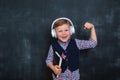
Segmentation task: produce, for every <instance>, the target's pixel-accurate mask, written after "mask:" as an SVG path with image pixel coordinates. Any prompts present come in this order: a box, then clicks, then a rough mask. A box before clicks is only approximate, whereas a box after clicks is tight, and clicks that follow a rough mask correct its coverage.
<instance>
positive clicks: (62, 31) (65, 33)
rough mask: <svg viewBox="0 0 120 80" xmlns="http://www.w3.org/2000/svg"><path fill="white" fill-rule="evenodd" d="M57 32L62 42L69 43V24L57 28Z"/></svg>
mask: <svg viewBox="0 0 120 80" xmlns="http://www.w3.org/2000/svg"><path fill="white" fill-rule="evenodd" d="M55 31H56V35H57V38H58V39H59V40H60V41H62V42H67V41H68V40H69V39H70V37H71V34H70V25H69V24H63V25H61V26H58V27H56V28H55Z"/></svg>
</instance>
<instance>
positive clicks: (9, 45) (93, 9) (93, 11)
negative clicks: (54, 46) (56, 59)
mask: <svg viewBox="0 0 120 80" xmlns="http://www.w3.org/2000/svg"><path fill="white" fill-rule="evenodd" d="M58 17H68V18H70V19H71V20H72V21H73V24H74V26H75V29H76V34H75V35H73V37H76V38H79V39H88V38H89V31H84V30H83V24H84V23H85V22H86V21H89V22H92V23H93V24H94V25H95V28H96V32H97V36H98V45H97V47H96V48H95V49H89V50H84V51H81V54H80V73H81V80H120V1H119V0H0V80H51V72H50V70H49V68H47V67H46V64H45V59H46V56H47V51H48V49H49V45H50V43H51V42H52V41H53V40H54V39H53V38H52V37H51V35H50V27H51V23H52V21H53V20H54V19H56V18H58Z"/></svg>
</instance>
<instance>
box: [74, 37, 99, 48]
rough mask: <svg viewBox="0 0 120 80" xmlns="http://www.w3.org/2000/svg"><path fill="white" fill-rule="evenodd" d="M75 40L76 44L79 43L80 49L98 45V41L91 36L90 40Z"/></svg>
mask: <svg viewBox="0 0 120 80" xmlns="http://www.w3.org/2000/svg"><path fill="white" fill-rule="evenodd" d="M75 41H76V45H77V47H78V49H80V50H82V49H88V48H94V47H95V46H96V45H97V42H96V41H95V40H93V39H91V38H90V39H89V40H79V39H75Z"/></svg>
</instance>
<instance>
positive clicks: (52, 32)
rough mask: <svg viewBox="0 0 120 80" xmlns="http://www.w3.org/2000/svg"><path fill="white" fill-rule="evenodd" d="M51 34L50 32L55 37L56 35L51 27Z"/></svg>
mask: <svg viewBox="0 0 120 80" xmlns="http://www.w3.org/2000/svg"><path fill="white" fill-rule="evenodd" d="M51 34H52V37H55V38H56V37H57V36H56V32H55V30H54V29H52V31H51Z"/></svg>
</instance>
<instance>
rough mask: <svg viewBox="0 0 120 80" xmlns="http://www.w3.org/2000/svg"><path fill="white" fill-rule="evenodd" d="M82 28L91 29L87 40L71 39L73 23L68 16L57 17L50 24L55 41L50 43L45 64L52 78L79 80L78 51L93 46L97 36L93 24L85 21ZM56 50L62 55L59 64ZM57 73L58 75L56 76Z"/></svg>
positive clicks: (73, 30)
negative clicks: (59, 63) (51, 72)
mask: <svg viewBox="0 0 120 80" xmlns="http://www.w3.org/2000/svg"><path fill="white" fill-rule="evenodd" d="M84 29H85V30H86V29H88V30H90V31H91V35H90V39H89V40H79V39H72V38H71V35H72V34H74V33H75V29H74V25H73V23H72V21H71V20H70V19H68V18H64V17H63V18H57V19H56V20H54V21H53V23H52V26H51V34H52V37H54V38H56V39H57V41H56V42H54V43H52V44H51V45H50V49H49V51H48V56H47V59H46V64H47V66H48V67H49V68H50V69H51V70H52V71H53V74H52V75H53V79H54V80H79V79H80V74H79V53H80V50H82V49H88V48H94V47H95V46H96V45H97V37H96V32H95V28H94V25H93V24H91V23H89V22H86V23H85V24H84ZM56 52H57V53H58V54H59V55H60V56H61V57H62V63H61V66H59V65H58V64H57V63H58V62H57V60H58V58H57V55H56ZM56 75H58V76H56Z"/></svg>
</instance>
